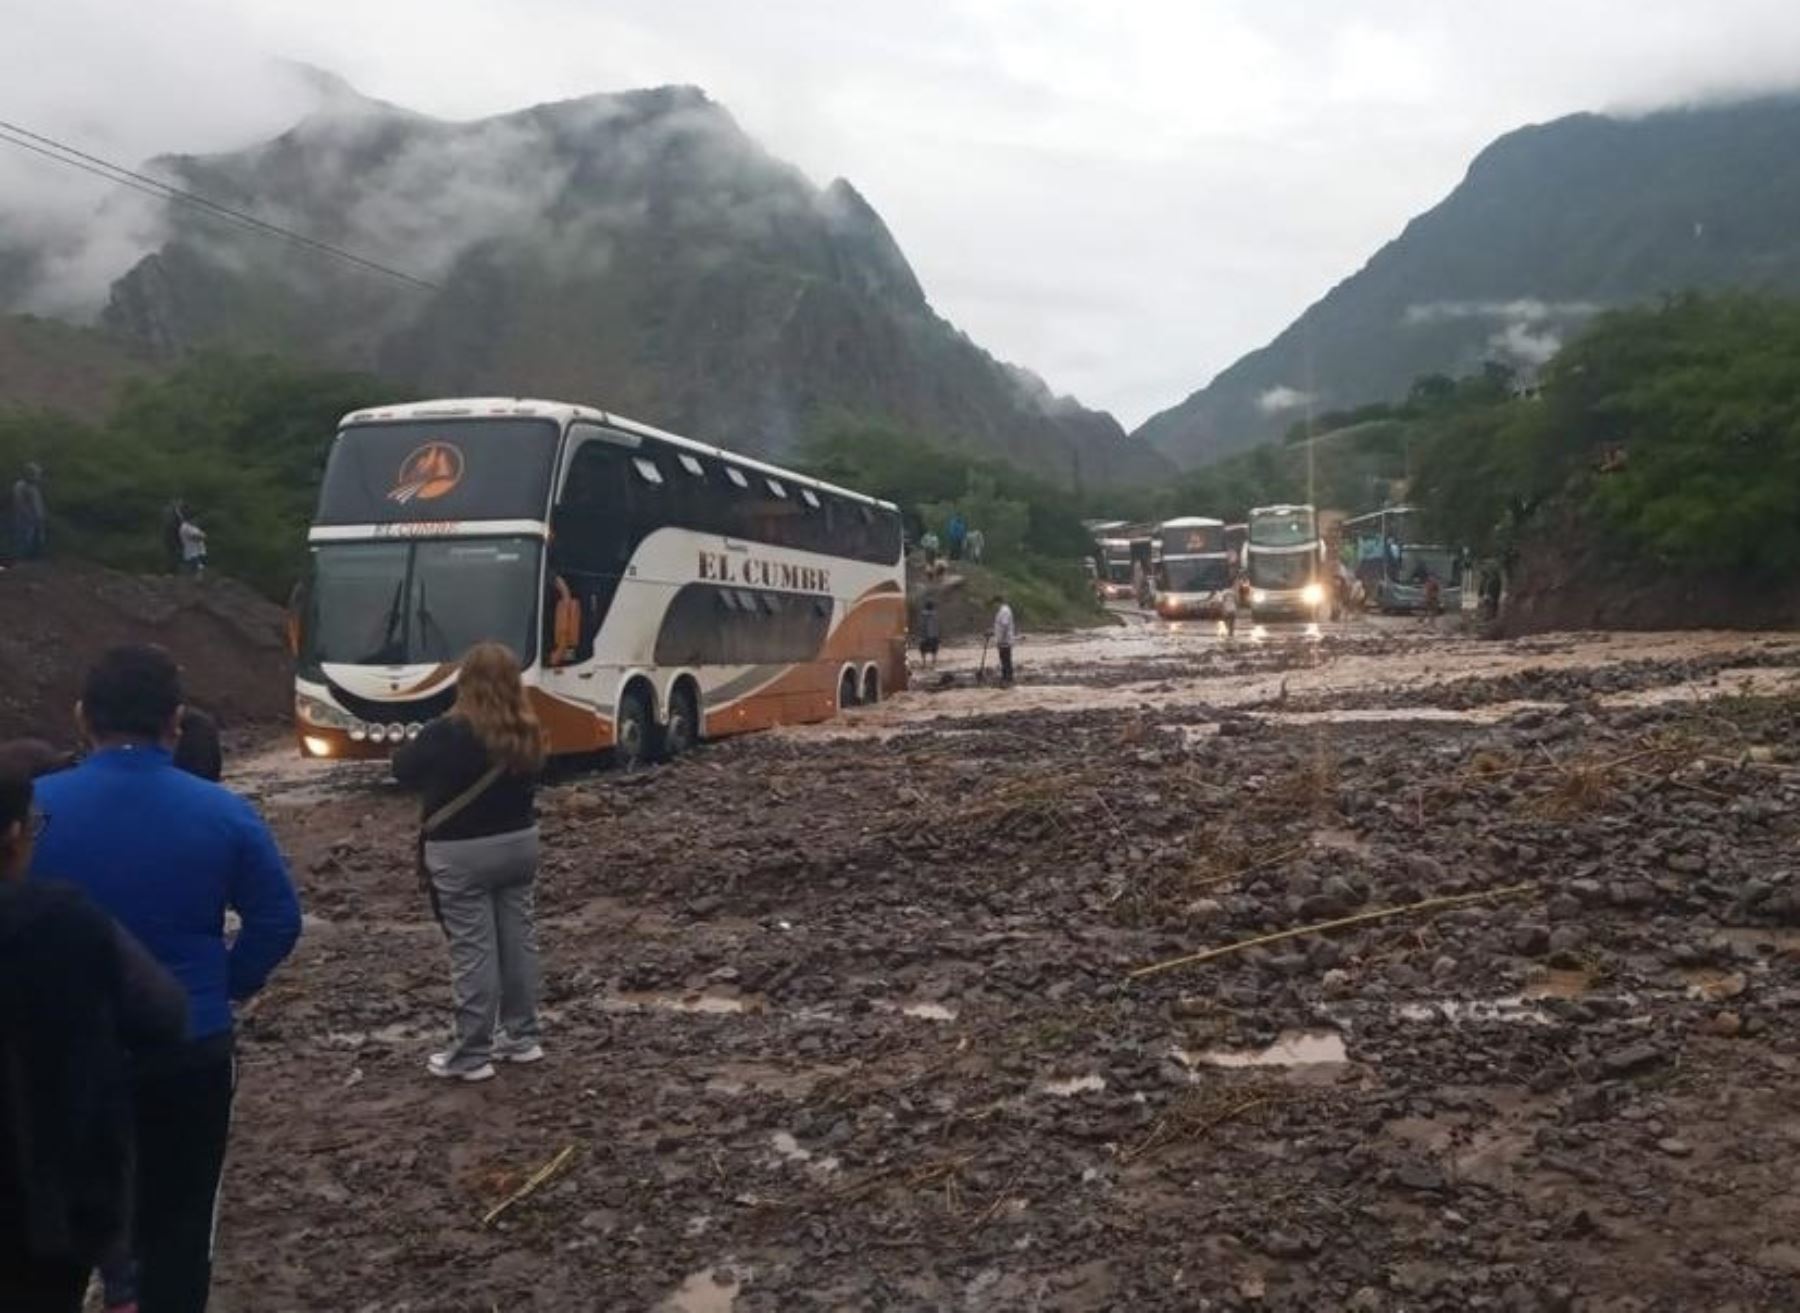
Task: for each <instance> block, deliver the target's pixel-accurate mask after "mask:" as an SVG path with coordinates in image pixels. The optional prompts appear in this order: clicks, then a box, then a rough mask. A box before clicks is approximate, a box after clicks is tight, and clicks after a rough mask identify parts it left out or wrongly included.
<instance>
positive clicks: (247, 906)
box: [32, 645, 300, 1313]
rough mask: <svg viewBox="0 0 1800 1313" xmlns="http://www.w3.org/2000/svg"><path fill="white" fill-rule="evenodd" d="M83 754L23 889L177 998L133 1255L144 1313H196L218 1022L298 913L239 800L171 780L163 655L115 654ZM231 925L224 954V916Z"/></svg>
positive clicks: (145, 1138) (209, 1231) (218, 1145)
mask: <svg viewBox="0 0 1800 1313" xmlns="http://www.w3.org/2000/svg"><path fill="white" fill-rule="evenodd" d="M76 714H77V718H78V719H79V721H80V722H81V726H82V730H83V732H84V734H85V735H86V736H87V738H88V740H89V742H90V743H91V744H92V745H93V749H94V751H93V753H92V755H91V756H89V757H88V758H87V760H86V761H84V762H82V763H81V765H79V766H77V767H75V768H74V769H72V770H66V771H63V772H61V773H59V774H57V775H53V776H50V777H48V778H46V779H45V780H44V781H43V782H42V784H41V785H40V788H39V792H40V795H41V798H42V803H43V810H44V812H45V813H46V814H47V815H48V816H50V817H51V818H52V819H53V823H52V824H51V825H49V827H48V828H47V829H46V830H45V831H44V834H43V837H42V838H41V839H40V841H39V843H38V847H37V852H36V855H35V857H34V859H33V861H32V874H33V876H34V878H43V877H54V878H58V879H64V880H68V881H70V882H71V883H73V884H76V885H79V886H80V887H81V888H82V889H83V890H85V891H86V892H87V893H88V895H89V896H90V897H92V898H93V899H94V901H95V902H97V903H99V904H100V905H101V906H102V907H103V908H105V909H106V910H107V911H109V912H111V913H112V914H113V916H114V917H116V918H117V919H118V921H119V922H120V924H121V925H123V926H124V927H125V929H127V930H129V931H130V932H131V933H133V934H134V935H136V936H137V937H138V938H139V939H140V940H141V941H142V942H143V944H144V947H145V948H147V949H148V950H149V951H150V953H151V954H152V955H153V956H154V957H155V958H156V959H157V961H159V962H161V963H162V965H163V966H164V967H166V968H167V969H168V970H169V971H170V972H171V973H172V974H173V975H174V976H175V977H176V978H177V979H178V980H180V982H181V983H182V985H183V987H184V988H185V990H186V992H187V999H188V1014H189V1026H188V1033H187V1037H186V1039H185V1040H184V1042H182V1043H180V1044H178V1045H176V1046H174V1047H173V1048H170V1049H167V1050H164V1051H161V1052H158V1053H157V1054H155V1055H153V1056H152V1057H149V1058H146V1059H144V1060H142V1061H140V1062H139V1063H138V1064H137V1065H136V1068H135V1070H134V1072H133V1076H132V1101H133V1104H134V1107H135V1115H136V1126H137V1170H136V1173H135V1176H136V1212H137V1224H136V1244H135V1252H136V1258H137V1264H138V1301H139V1306H140V1308H141V1309H142V1313H197V1311H198V1310H203V1309H205V1307H206V1303H207V1296H208V1291H209V1289H210V1287H211V1284H212V1250H213V1226H214V1222H215V1219H216V1216H217V1204H218V1199H219V1189H220V1184H221V1180H222V1177H223V1173H224V1167H225V1147H226V1142H227V1140H228V1139H229V1137H230V1129H231V1105H232V1100H233V1097H234V1094H235V1087H236V1083H237V1068H236V1060H235V1041H234V1038H233V1022H232V1013H231V1008H232V1004H233V1003H234V1002H241V1001H243V1000H245V999H248V998H250V997H251V996H252V995H254V994H255V993H256V992H257V991H258V990H260V989H261V988H262V987H263V985H264V983H265V982H266V981H267V980H268V978H269V976H270V974H271V973H273V971H274V970H275V968H276V967H277V966H279V965H280V964H281V962H282V961H283V960H284V959H286V957H287V955H288V954H289V953H290V952H291V951H292V950H293V946H294V943H295V941H296V940H297V939H298V938H299V937H300V904H299V899H298V898H297V896H296V895H295V892H294V885H293V881H292V880H291V879H290V878H289V876H288V872H287V866H286V864H285V863H284V862H283V861H282V858H281V853H280V852H279V850H278V849H277V848H276V846H275V840H274V837H273V836H272V835H271V834H270V833H269V829H268V826H267V825H265V824H264V823H263V820H262V818H261V817H260V816H258V815H257V814H256V812H255V811H254V810H253V809H252V808H251V807H250V805H249V804H248V803H246V802H245V801H244V800H243V799H241V798H239V797H237V796H235V795H234V794H232V793H230V792H228V791H227V790H225V789H224V788H222V787H220V786H219V785H217V784H212V783H209V782H208V781H206V780H203V779H200V778H198V777H196V776H195V775H192V774H190V773H188V772H187V771H184V770H181V769H178V768H177V767H176V765H175V762H174V758H173V752H172V749H173V747H174V745H175V743H176V740H177V736H178V735H179V733H180V729H179V727H180V724H181V715H182V692H181V676H180V672H179V671H178V670H177V669H176V666H175V663H174V661H173V660H171V659H170V657H169V654H168V653H167V652H165V651H163V650H162V649H161V648H157V647H148V646H142V645H139V646H127V647H116V648H113V649H112V650H111V651H109V652H107V653H106V654H105V655H104V656H103V657H101V659H100V661H99V663H98V664H97V665H96V666H95V667H94V668H93V669H92V670H91V671H89V672H88V676H87V681H86V683H85V685H84V686H83V689H82V696H81V701H80V703H79V704H78V705H77V708H76ZM227 909H229V910H232V911H235V912H236V913H237V916H238V920H239V925H240V928H239V930H238V932H237V935H236V937H235V938H231V939H228V938H227V937H226V933H225V925H224V913H225V911H226V910H227Z"/></svg>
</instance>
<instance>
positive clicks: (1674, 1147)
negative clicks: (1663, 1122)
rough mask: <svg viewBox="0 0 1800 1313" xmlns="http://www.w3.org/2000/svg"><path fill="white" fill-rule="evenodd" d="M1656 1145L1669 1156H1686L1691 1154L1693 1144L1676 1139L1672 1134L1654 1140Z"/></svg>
mask: <svg viewBox="0 0 1800 1313" xmlns="http://www.w3.org/2000/svg"><path fill="white" fill-rule="evenodd" d="M1656 1147H1657V1148H1658V1149H1660V1150H1662V1152H1664V1153H1666V1154H1668V1155H1669V1157H1671V1158H1686V1157H1689V1156H1690V1155H1692V1154H1693V1152H1694V1146H1693V1145H1691V1144H1689V1143H1688V1142H1687V1141H1686V1140H1678V1139H1676V1138H1675V1137H1674V1136H1665V1137H1664V1138H1663V1139H1660V1140H1658V1141H1657V1142H1656Z"/></svg>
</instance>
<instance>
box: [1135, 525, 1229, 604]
mask: <svg viewBox="0 0 1800 1313" xmlns="http://www.w3.org/2000/svg"><path fill="white" fill-rule="evenodd" d="M1156 547H1157V555H1156V573H1155V578H1156V613H1157V614H1158V615H1160V616H1162V617H1163V618H1164V619H1165V620H1187V619H1195V618H1207V619H1219V620H1223V619H1226V618H1228V617H1231V618H1235V617H1236V614H1237V594H1236V588H1235V583H1236V580H1235V578H1234V576H1235V571H1234V570H1233V569H1232V565H1231V553H1230V551H1229V550H1227V548H1226V545H1225V522H1224V521H1223V520H1209V519H1206V518H1205V517H1203V516H1198V515H1187V516H1183V517H1181V518H1180V519H1175V520H1164V521H1163V522H1162V523H1161V524H1159V525H1157V526H1156Z"/></svg>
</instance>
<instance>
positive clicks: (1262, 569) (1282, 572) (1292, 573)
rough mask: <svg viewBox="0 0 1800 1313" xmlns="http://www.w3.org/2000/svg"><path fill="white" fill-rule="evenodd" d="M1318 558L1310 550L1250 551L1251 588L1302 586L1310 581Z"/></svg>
mask: <svg viewBox="0 0 1800 1313" xmlns="http://www.w3.org/2000/svg"><path fill="white" fill-rule="evenodd" d="M1317 564H1318V558H1317V557H1315V556H1314V555H1313V554H1312V553H1311V552H1281V553H1276V554H1271V553H1268V552H1251V553H1250V567H1249V574H1250V586H1251V587H1252V588H1275V589H1287V588H1304V587H1305V586H1306V585H1307V584H1309V583H1311V582H1312V578H1313V570H1314V567H1315V566H1316V565H1317Z"/></svg>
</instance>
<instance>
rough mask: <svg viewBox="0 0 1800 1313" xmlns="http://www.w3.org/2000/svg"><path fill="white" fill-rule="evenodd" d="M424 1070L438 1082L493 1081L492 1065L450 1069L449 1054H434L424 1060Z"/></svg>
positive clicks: (484, 1064) (486, 1063)
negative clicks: (438, 1080)
mask: <svg viewBox="0 0 1800 1313" xmlns="http://www.w3.org/2000/svg"><path fill="white" fill-rule="evenodd" d="M425 1070H427V1071H429V1072H430V1073H431V1074H432V1075H433V1076H436V1077H437V1078H438V1079H440V1080H465V1081H483V1080H493V1079H494V1064H493V1063H491V1062H484V1063H482V1064H481V1065H480V1066H479V1067H452V1066H451V1065H450V1054H448V1053H434V1054H432V1055H431V1057H429V1058H428V1059H426V1061H425Z"/></svg>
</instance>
